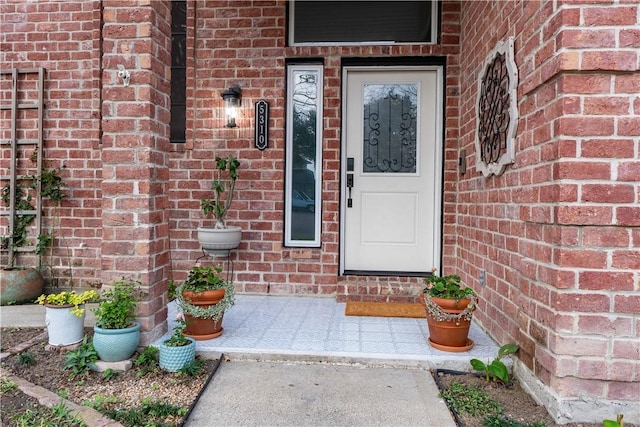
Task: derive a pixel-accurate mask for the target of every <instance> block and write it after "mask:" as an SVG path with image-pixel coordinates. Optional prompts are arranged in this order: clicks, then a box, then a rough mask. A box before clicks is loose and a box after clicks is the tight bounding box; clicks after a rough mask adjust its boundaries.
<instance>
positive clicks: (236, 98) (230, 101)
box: [222, 86, 242, 128]
mask: <svg viewBox="0 0 640 427" xmlns="http://www.w3.org/2000/svg"><path fill="white" fill-rule="evenodd" d="M222 99H223V100H224V115H225V119H226V124H225V126H226V127H228V128H235V127H238V125H237V124H236V119H237V118H238V109H239V108H240V100H241V99H242V89H240V87H239V86H231V87H230V88H229V89H227V90H225V91H224V92H222Z"/></svg>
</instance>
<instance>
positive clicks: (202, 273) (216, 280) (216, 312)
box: [176, 265, 235, 320]
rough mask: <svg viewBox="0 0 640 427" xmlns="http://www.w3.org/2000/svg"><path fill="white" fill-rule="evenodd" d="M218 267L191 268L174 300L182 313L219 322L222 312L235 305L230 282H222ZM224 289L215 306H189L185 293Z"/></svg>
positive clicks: (233, 291)
mask: <svg viewBox="0 0 640 427" xmlns="http://www.w3.org/2000/svg"><path fill="white" fill-rule="evenodd" d="M221 272H222V269H221V268H220V267H211V266H206V267H203V266H200V265H196V266H194V267H191V269H190V270H189V275H188V276H187V280H185V281H184V282H183V283H182V285H181V286H180V287H179V288H178V290H177V292H176V300H177V302H178V306H179V307H180V309H181V311H182V313H184V314H188V315H190V316H193V317H199V318H204V319H213V320H219V319H220V318H221V317H222V315H223V314H224V312H225V311H226V310H227V309H228V308H229V307H231V306H232V305H233V304H234V303H235V288H234V286H233V283H232V282H231V281H230V280H224V279H223V278H222V277H221V276H220V273H221ZM216 289H224V290H225V293H224V297H223V298H222V299H221V300H220V302H218V303H217V304H215V305H211V306H209V307H203V306H199V305H194V304H191V300H190V299H189V297H188V296H187V297H185V295H184V293H185V292H193V293H199V292H204V291H208V290H216Z"/></svg>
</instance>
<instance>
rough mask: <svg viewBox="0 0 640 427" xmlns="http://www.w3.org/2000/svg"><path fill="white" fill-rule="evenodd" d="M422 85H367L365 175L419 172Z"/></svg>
mask: <svg viewBox="0 0 640 427" xmlns="http://www.w3.org/2000/svg"><path fill="white" fill-rule="evenodd" d="M417 104H418V86H417V85H416V84H413V83H406V84H367V85H364V111H363V113H364V114H363V119H364V120H363V122H364V123H363V126H364V129H363V130H364V132H363V139H364V140H363V144H364V145H363V149H364V151H363V153H364V157H363V162H362V163H363V164H362V168H363V172H369V173H415V172H416V140H417V139H416V138H417V137H416V135H417V124H416V121H417V109H418V105H417Z"/></svg>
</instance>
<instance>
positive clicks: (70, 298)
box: [36, 290, 99, 346]
mask: <svg viewBox="0 0 640 427" xmlns="http://www.w3.org/2000/svg"><path fill="white" fill-rule="evenodd" d="M98 296H99V295H98V293H97V292H96V291H94V290H87V291H84V292H82V293H80V294H77V293H76V292H75V291H63V292H59V293H57V294H48V295H46V294H43V295H40V297H39V298H38V299H37V300H36V302H37V303H38V304H42V305H44V306H45V324H46V326H47V333H48V335H49V344H50V345H55V346H66V345H71V344H77V343H79V342H80V341H82V338H83V337H84V318H85V314H86V310H85V304H86V303H88V302H92V301H96V300H97V299H98Z"/></svg>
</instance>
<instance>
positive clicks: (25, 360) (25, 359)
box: [18, 351, 36, 366]
mask: <svg viewBox="0 0 640 427" xmlns="http://www.w3.org/2000/svg"><path fill="white" fill-rule="evenodd" d="M18 364H19V365H26V366H33V365H35V364H36V358H35V357H34V356H33V354H31V353H29V352H28V351H25V352H24V353H20V355H18Z"/></svg>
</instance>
